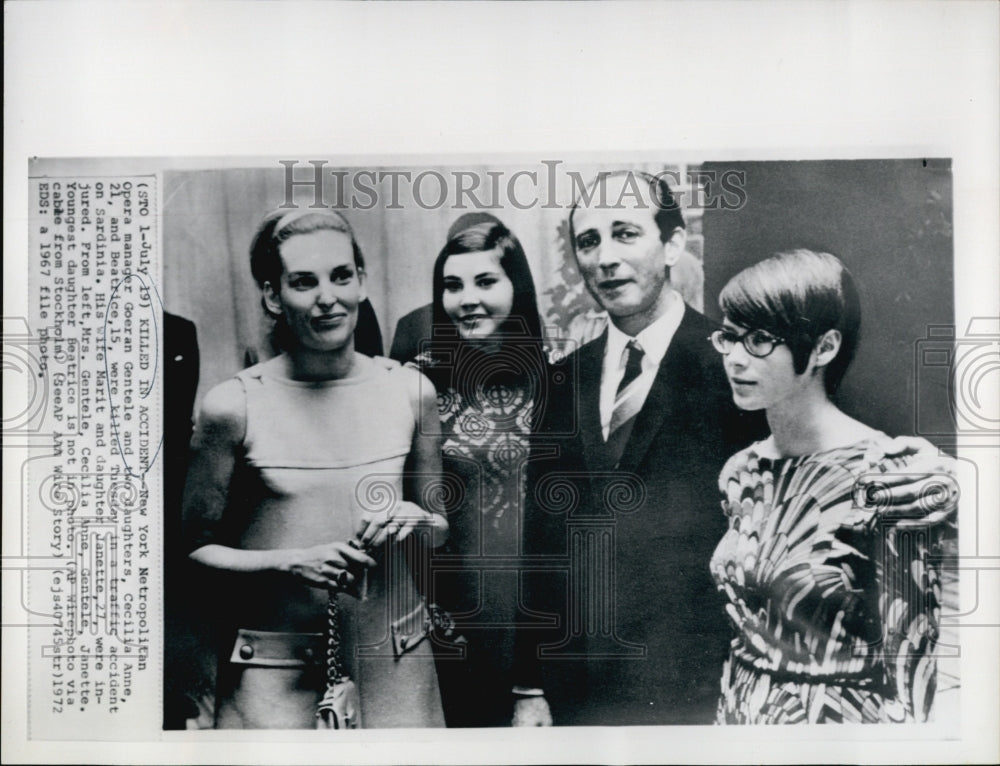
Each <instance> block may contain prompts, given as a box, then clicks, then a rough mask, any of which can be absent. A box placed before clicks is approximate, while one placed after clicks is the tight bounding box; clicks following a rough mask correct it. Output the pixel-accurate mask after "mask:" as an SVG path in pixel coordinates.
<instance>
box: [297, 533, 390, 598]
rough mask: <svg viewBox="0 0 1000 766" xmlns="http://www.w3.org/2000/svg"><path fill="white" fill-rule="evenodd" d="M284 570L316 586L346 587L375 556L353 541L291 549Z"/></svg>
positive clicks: (370, 565)
mask: <svg viewBox="0 0 1000 766" xmlns="http://www.w3.org/2000/svg"><path fill="white" fill-rule="evenodd" d="M288 558H289V560H288V563H287V565H286V566H285V567H284V570H285V571H287V572H289V573H291V574H292V576H294V577H296V578H298V579H300V580H304V581H305V582H306V583H308V584H309V585H312V586H313V587H316V588H327V589H330V590H345V589H347V588H349V587H350V586H352V585H353V584H354V582H355V580H357V579H358V577H360V576H361V573H362V571H363V570H364V568H365V567H373V566H375V559H373V558H372V557H371V556H369V555H368V554H367V553H365V552H364V551H362V550H359V549H357V548H355V547H354V546H352V545H351V544H350V543H344V542H335V543H324V544H323V545H316V546H314V547H312V548H297V549H294V550H290V551H288Z"/></svg>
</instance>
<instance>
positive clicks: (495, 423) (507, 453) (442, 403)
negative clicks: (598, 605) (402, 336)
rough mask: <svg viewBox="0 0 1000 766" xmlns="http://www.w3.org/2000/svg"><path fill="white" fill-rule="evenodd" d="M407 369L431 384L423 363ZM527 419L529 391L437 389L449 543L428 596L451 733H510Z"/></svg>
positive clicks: (429, 365) (440, 553) (437, 560)
mask: <svg viewBox="0 0 1000 766" xmlns="http://www.w3.org/2000/svg"><path fill="white" fill-rule="evenodd" d="M414 361H415V364H416V365H418V366H419V367H420V368H421V369H422V370H424V371H425V372H428V373H429V374H430V377H431V379H432V380H433V379H434V363H433V362H432V361H431V360H430V357H429V356H427V355H421V356H419V357H417V358H416V359H415V360H414ZM533 412H534V402H533V398H532V395H531V390H530V387H529V386H527V385H517V384H511V383H496V384H488V385H485V386H482V387H479V388H477V389H476V390H475V391H474V392H471V393H463V392H461V391H458V390H456V389H455V388H453V387H448V386H440V387H439V390H438V413H439V415H440V416H441V430H442V436H443V439H442V454H443V467H444V478H445V482H446V484H447V485H448V487H449V494H451V495H452V499H453V500H454V502H453V504H452V505H451V506H450V508H449V512H448V525H449V533H448V542H447V543H446V544H445V546H444V547H443V548H441V549H438V550H437V551H435V552H434V558H433V562H434V563H433V570H432V578H431V579H432V583H431V584H430V593H431V598H432V599H433V601H434V602H435V605H436V607H438V608H439V611H437V612H436V622H438V623H439V626H442V627H444V630H439V632H438V659H437V666H438V678H439V680H440V684H441V695H442V702H443V705H444V711H445V719H446V721H447V724H448V726H450V727H455V726H479V727H482V726H506V725H509V724H510V718H511V699H512V698H511V681H510V675H509V670H510V664H511V662H512V657H513V640H514V634H513V622H514V620H515V618H516V613H517V595H518V572H517V569H516V568H512V567H511V566H510V565H509V564H510V562H512V561H516V558H517V556H518V555H519V547H520V546H519V543H520V523H521V509H522V503H523V500H524V493H525V481H524V468H525V465H526V464H527V459H528V446H529V437H530V435H531V424H532V415H533ZM505 563H506V565H505ZM442 623H443V625H442ZM455 642H457V643H455Z"/></svg>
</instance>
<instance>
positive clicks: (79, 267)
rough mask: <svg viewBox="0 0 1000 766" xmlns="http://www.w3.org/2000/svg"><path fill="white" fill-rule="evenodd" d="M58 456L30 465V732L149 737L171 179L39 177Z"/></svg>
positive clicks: (39, 276) (35, 307) (39, 299)
mask: <svg viewBox="0 0 1000 766" xmlns="http://www.w3.org/2000/svg"><path fill="white" fill-rule="evenodd" d="M29 194H30V198H29V199H30V202H29V204H30V205H31V211H30V217H29V227H30V237H29V243H30V249H31V254H30V255H31V264H30V268H29V289H30V290H31V306H32V316H31V326H32V328H34V329H35V330H36V332H37V335H38V337H39V349H40V350H39V355H40V362H41V371H40V373H39V374H41V375H44V376H45V377H46V378H47V387H48V392H49V402H48V406H47V407H46V411H45V423H44V428H45V429H46V430H48V431H51V433H52V435H53V441H54V449H53V453H54V454H49V455H46V456H43V457H39V458H33V459H32V460H31V461H29V462H28V463H27V464H26V468H25V475H24V487H25V490H24V491H25V496H26V498H27V499H26V506H25V507H26V510H27V514H26V520H25V522H26V527H27V528H26V530H25V536H26V541H27V549H28V551H27V552H28V555H29V556H31V557H38V559H37V561H39V562H44V566H41V565H38V564H36V565H34V566H32V567H31V571H30V573H29V574H28V576H27V583H26V585H25V587H24V591H23V594H24V595H23V598H24V599H25V601H26V607H27V609H28V610H29V611H30V612H31V613H33V614H36V615H45V616H46V617H47V620H45V621H44V622H43V623H42V624H38V623H34V624H32V626H31V627H30V629H29V632H28V642H27V645H28V658H27V659H28V675H29V698H30V700H29V720H28V723H29V736H31V737H32V738H34V739H132V738H146V737H148V736H150V731H151V730H155V728H157V727H156V723H157V722H158V720H159V705H160V694H161V692H160V688H159V687H160V662H159V651H158V647H159V641H160V624H161V620H160V613H161V610H160V598H159V593H160V560H161V556H160V542H161V540H160V538H161V524H160V523H159V517H160V511H159V509H160V500H159V498H160V471H159V468H158V461H157V458H158V455H159V452H160V449H161V442H162V424H161V421H162V413H161V404H160V400H161V397H160V391H159V381H160V380H161V379H162V373H161V372H160V366H161V365H160V339H161V338H162V331H161V327H162V307H161V305H160V300H159V296H158V293H157V289H156V281H157V279H158V277H159V256H158V239H157V234H158V232H157V208H156V177H155V176H124V177H58V178H47V177H35V178H31V179H30V189H29Z"/></svg>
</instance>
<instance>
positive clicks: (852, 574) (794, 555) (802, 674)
mask: <svg viewBox="0 0 1000 766" xmlns="http://www.w3.org/2000/svg"><path fill="white" fill-rule="evenodd" d="M887 441H888V437H885V436H884V435H879V436H878V437H876V438H873V439H870V440H866V441H864V442H861V443H859V444H856V445H853V446H850V447H844V448H839V449H834V450H830V451H827V452H821V453H816V454H811V455H805V456H800V457H793V458H777V459H772V458H770V457H765V455H767V454H770V453H771V452H772V451H773V450H772V449H768V448H767V447H766V446H765V444H766V443H763V442H762V443H757V444H754V445H751V446H750V447H748V448H747V449H745V450H743V451H741V452H739V453H737V454H736V455H734V456H733V457H732V458H730V460H729V461H728V463H727V464H726V466H725V468H724V469H723V471H722V474H721V476H720V478H719V486H720V489H721V491H722V494H723V501H722V508H723V510H724V512H725V514H726V516H727V517H728V521H729V529H728V531H727V533H726V534H725V536H724V537H723V539H722V541H721V542H720V543H719V545H718V547H717V548H716V550H715V554H714V556H713V557H712V562H711V569H712V574H713V576H714V578H715V580H716V583H717V584H718V587H719V590H720V591H721V592H722V593H723V594H724V595H725V597H726V599H727V601H728V603H727V605H726V610H727V612H728V615H729V618H730V620H731V622H732V625H733V627H734V629H735V632H736V638H735V639H734V640H733V642H732V646H731V651H730V656H729V659H728V660H727V662H726V665H725V668H724V671H723V677H722V695H721V698H720V700H719V708H718V716H717V722H718V723H723V724H759V723H824V722H845V723H850V722H889V721H914V720H916V721H923V720H927V718H928V716H929V713H930V710H931V705H932V702H933V700H934V693H935V685H936V679H937V673H936V658H935V651H934V650H935V646H936V643H937V641H938V638H939V621H940V611H941V610H940V607H941V601H942V581H941V578H940V576H939V569H938V564H937V562H936V561H935V558H936V556H937V555H939V553H940V546H941V542H942V540H943V539H945V538H947V537H949V535H950V534H951V533H952V532H953V531H954V527H953V523H952V522H953V519H954V511H955V508H954V495H953V493H951V492H949V491H948V489H949V487H950V486H953V483H951V481H950V478H949V477H941V482H942V483H941V484H940V486H939V487H938V488H939V489H940V490H941V491H939V492H935V491H931V492H929V493H926V492H925V493H924V498H923V502H922V503H921V508H920V510H919V511H914V512H912V513H907V514H905V515H902V514H899V513H897V512H890V511H888V510H886V509H885V508H880V507H879V503H878V499H875V500H874V502H873V501H872V500H871V499H870V497H869V499H865V498H862V497H858V493H857V492H856V491H855V485H856V483H857V480H858V479H859V478H860V477H862V476H865V475H869V476H870V475H871V474H884V473H905V472H906V471H907V463H908V462H910V461H911V459H912V458H910V457H895V456H893V457H889V456H886V454H885V451H884V446H885V444H886V442H887Z"/></svg>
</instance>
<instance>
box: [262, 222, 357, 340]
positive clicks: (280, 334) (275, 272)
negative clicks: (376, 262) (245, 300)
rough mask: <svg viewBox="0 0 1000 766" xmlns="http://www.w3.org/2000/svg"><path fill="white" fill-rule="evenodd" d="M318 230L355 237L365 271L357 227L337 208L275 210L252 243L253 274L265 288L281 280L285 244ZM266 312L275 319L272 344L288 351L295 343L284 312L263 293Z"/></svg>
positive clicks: (271, 338) (352, 245)
mask: <svg viewBox="0 0 1000 766" xmlns="http://www.w3.org/2000/svg"><path fill="white" fill-rule="evenodd" d="M316 231H339V232H341V233H342V234H346V235H347V236H348V237H350V238H351V249H352V250H353V251H354V266H355V268H356V269H357V270H358V272H359V273H363V272H364V270H365V258H364V256H363V255H362V254H361V248H360V247H358V241H357V239H356V238H355V236H354V230H353V229H351V225H350V224H349V223H348V222H347V219H346V218H344V216H342V215H341V214H340V213H337V212H335V211H333V210H312V209H302V208H294V209H291V210H289V209H283V208H278V209H277V210H272V211H271V212H270V213H268V214H267V215H265V216H264V218H263V219H262V220H261V222H260V224H259V225H258V227H257V232H256V233H255V234H254V238H253V241H252V242H251V243H250V273H251V274H253V278H254V281H256V282H257V286H258V287H259V288H260V289H261V290H263V289H264V285H265V284H266V283H270V284H271V287H272V288H273V289H275V290H277V289H278V287H279V285H280V283H281V272H282V270H283V269H284V264H283V263H282V261H281V245H282V243H284V242H287V241H288V240H290V239H291V238H292V237H295V236H297V235H299V234H312V233H313V232H316ZM261 305H262V306H263V307H264V313H265V314H267V315H268V316H269V317H270V318H271V319H273V320H274V326H273V327H272V328H271V337H270V340H271V346H272V348H273V349H274V351H276V352H277V351H287V350H289V349H291V348H292V347H293V345H294V338H293V337H292V333H291V330H290V329H289V328H288V324H287V323H286V322H285V317H284V316H283V315H282V314H275V313H274V312H272V311H271V310H270V309H269V308H268V307H267V303H266V302H265V301H264V298H263V296H261Z"/></svg>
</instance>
